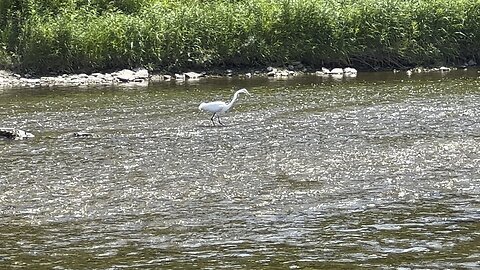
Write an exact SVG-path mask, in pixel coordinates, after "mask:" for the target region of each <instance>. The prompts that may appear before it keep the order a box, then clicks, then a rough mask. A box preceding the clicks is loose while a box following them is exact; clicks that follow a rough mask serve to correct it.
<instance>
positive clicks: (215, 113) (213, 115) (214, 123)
mask: <svg viewBox="0 0 480 270" xmlns="http://www.w3.org/2000/svg"><path fill="white" fill-rule="evenodd" d="M215 114H216V113H214V114H213V115H212V118H210V120H212V124H213V125H214V126H215V122H214V121H213V118H214V117H215Z"/></svg>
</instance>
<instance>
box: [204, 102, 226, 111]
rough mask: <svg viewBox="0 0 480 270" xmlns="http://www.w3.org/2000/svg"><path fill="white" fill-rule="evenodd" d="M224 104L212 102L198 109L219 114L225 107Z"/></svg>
mask: <svg viewBox="0 0 480 270" xmlns="http://www.w3.org/2000/svg"><path fill="white" fill-rule="evenodd" d="M225 106H226V104H225V102H223V101H213V102H206V103H202V104H200V107H199V109H201V110H204V111H208V112H219V111H221V110H222V108H223V107H225Z"/></svg>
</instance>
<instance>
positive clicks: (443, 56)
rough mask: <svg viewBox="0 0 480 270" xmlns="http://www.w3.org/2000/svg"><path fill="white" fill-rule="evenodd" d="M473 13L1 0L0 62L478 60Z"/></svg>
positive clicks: (148, 0)
mask: <svg viewBox="0 0 480 270" xmlns="http://www.w3.org/2000/svg"><path fill="white" fill-rule="evenodd" d="M478 18H480V1H479V0H473V1H472V0H256V1H251V0H170V1H168V0H123V1H119V0H117V1H114V0H1V1H0V68H2V67H3V68H5V67H10V68H14V69H17V70H22V71H26V72H37V73H48V72H52V71H55V72H79V71H84V72H87V71H94V70H108V69H116V68H125V67H138V66H144V67H148V68H150V69H152V70H181V69H202V68H214V67H252V66H265V65H284V64H288V63H289V62H292V61H301V62H302V63H304V64H306V65H309V66H312V67H320V66H336V65H341V66H345V65H352V66H356V67H359V68H377V67H380V68H382V67H402V66H415V65H425V66H429V65H437V64H457V63H462V62H466V61H468V60H471V59H473V60H476V61H477V62H478V61H479V60H480V46H479V44H480V20H479V19H478Z"/></svg>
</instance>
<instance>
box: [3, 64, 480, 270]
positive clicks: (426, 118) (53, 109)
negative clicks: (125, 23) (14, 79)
mask: <svg viewBox="0 0 480 270" xmlns="http://www.w3.org/2000/svg"><path fill="white" fill-rule="evenodd" d="M395 76H396V75H395ZM395 76H394V75H392V74H387V73H372V74H370V73H360V74H359V76H358V78H356V79H355V80H348V81H333V80H328V79H321V78H318V77H309V76H306V77H299V78H294V79H290V80H275V81H269V80H267V79H266V78H258V79H251V80H244V79H206V80H204V81H202V82H200V83H196V84H188V82H187V83H184V84H170V83H159V84H154V85H151V86H149V87H148V88H121V87H116V88H115V87H112V88H83V89H77V88H67V89H61V88H55V89H4V90H1V91H0V105H1V107H2V108H3V110H1V112H0V119H1V126H8V127H19V128H22V129H25V130H28V131H30V132H33V133H34V134H35V135H36V137H35V138H33V139H31V140H24V141H8V140H4V139H2V140H0V154H1V156H2V160H1V161H0V172H1V174H0V221H1V224H2V226H0V239H1V240H2V241H1V242H2V244H1V245H0V267H2V268H13V267H27V268H36V267H40V266H42V267H46V268H55V269H76V268H96V269H117V268H132V269H137V268H159V267H162V268H181V269H185V268H187V269H188V268H190V269H198V268H210V269H211V268H215V269H216V268H262V269H264V268H271V269H277V268H290V269H297V268H306V267H310V268H325V269H331V268H342V267H343V268H345V267H354V268H365V269H371V268H378V267H380V268H382V269H399V268H402V269H410V268H438V269H444V268H465V269H475V268H479V267H480V264H479V263H478V262H479V261H480V250H479V245H478V240H479V235H478V231H479V229H480V226H479V224H480V222H479V221H480V208H479V203H480V202H479V201H480V200H479V194H480V185H479V184H480V183H479V182H480V180H479V175H480V171H479V167H480V158H479V156H480V155H479V150H480V141H479V139H480V124H479V121H478V119H479V113H480V109H479V107H478V104H480V92H479V90H480V81H479V80H478V76H476V74H473V75H472V73H468V74H464V73H452V75H450V76H439V75H438V76H437V75H431V76H427V75H425V76H420V75H419V76H418V77H416V78H407V77H402V76H400V75H398V77H395ZM242 87H246V88H247V89H248V90H249V92H250V93H252V96H250V97H249V96H241V97H240V99H239V101H238V103H237V104H236V106H235V107H234V108H233V109H232V110H231V111H230V112H229V113H227V115H225V116H224V117H223V118H222V121H223V122H224V123H225V124H226V127H213V126H211V122H210V120H209V119H210V117H211V115H209V114H208V113H203V112H200V111H199V110H198V104H199V103H200V102H204V101H210V100H213V99H220V100H224V101H228V100H229V99H230V98H231V95H232V94H233V92H234V91H235V90H236V89H239V88H242ZM78 131H86V132H90V133H92V134H93V136H92V137H85V138H83V137H74V136H73V133H74V132H78Z"/></svg>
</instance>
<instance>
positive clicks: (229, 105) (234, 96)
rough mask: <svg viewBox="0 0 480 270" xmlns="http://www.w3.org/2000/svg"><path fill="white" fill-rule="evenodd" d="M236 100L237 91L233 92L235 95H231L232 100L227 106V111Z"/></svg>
mask: <svg viewBox="0 0 480 270" xmlns="http://www.w3.org/2000/svg"><path fill="white" fill-rule="evenodd" d="M237 98H238V91H237V92H235V94H233V98H232V100H231V101H230V102H229V103H228V104H227V110H228V109H230V108H231V107H232V106H233V103H235V101H236V100H237Z"/></svg>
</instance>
